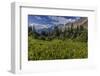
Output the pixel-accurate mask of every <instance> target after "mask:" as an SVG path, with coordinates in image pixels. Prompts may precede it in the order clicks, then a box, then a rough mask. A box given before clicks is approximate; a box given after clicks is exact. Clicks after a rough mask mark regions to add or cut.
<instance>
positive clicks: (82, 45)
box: [28, 24, 88, 60]
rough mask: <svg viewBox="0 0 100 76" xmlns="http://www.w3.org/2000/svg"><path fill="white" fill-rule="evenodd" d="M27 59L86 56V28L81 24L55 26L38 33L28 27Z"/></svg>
mask: <svg viewBox="0 0 100 76" xmlns="http://www.w3.org/2000/svg"><path fill="white" fill-rule="evenodd" d="M28 29H29V30H28V60H52V59H78V58H87V57H88V48H87V41H88V30H87V29H86V28H84V27H83V26H77V27H76V28H75V27H74V26H73V24H72V25H71V27H68V28H65V30H64V31H62V30H61V29H59V28H58V27H55V28H54V30H53V31H48V32H45V31H42V32H41V34H38V33H37V32H36V30H35V28H34V27H32V29H31V28H30V27H29V28H28Z"/></svg>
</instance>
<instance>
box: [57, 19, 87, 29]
mask: <svg viewBox="0 0 100 76" xmlns="http://www.w3.org/2000/svg"><path fill="white" fill-rule="evenodd" d="M72 26H73V28H77V27H80V26H83V27H84V28H86V29H88V18H87V17H81V18H80V19H79V20H77V21H75V22H72V23H67V24H65V25H64V24H63V25H62V26H61V25H60V26H58V27H59V29H60V30H62V31H64V30H65V29H66V28H71V27H72Z"/></svg>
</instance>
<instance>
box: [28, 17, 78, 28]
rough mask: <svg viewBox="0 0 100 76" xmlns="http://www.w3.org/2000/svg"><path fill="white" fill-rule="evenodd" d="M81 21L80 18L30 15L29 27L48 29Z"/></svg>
mask: <svg viewBox="0 0 100 76" xmlns="http://www.w3.org/2000/svg"><path fill="white" fill-rule="evenodd" d="M78 19H80V17H78V16H45V15H28V25H29V26H32V25H35V27H40V28H48V27H50V26H54V25H58V24H66V23H69V22H75V21H76V20H78Z"/></svg>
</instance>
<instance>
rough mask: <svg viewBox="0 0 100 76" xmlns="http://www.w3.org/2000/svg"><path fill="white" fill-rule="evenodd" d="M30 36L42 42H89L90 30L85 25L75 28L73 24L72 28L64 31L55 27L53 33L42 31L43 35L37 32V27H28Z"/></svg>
mask: <svg viewBox="0 0 100 76" xmlns="http://www.w3.org/2000/svg"><path fill="white" fill-rule="evenodd" d="M28 36H32V37H33V38H35V39H41V40H48V41H50V40H53V39H61V40H65V39H72V40H76V41H82V42H87V40H88V30H87V28H84V24H83V25H80V26H76V27H74V25H73V23H72V24H71V25H70V27H67V28H64V29H63V31H62V29H61V28H59V27H58V26H54V29H53V30H52V31H44V30H43V31H41V34H39V33H38V32H36V29H35V27H34V26H33V27H28Z"/></svg>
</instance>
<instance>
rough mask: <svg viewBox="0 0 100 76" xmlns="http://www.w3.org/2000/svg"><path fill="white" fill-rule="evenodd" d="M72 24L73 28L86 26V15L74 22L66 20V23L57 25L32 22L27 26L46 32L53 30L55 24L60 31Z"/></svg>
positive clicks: (39, 31) (38, 31)
mask: <svg viewBox="0 0 100 76" xmlns="http://www.w3.org/2000/svg"><path fill="white" fill-rule="evenodd" d="M72 25H73V27H74V28H76V27H77V26H83V27H84V28H86V29H87V28H88V18H87V17H81V18H80V19H78V20H76V21H74V22H68V23H66V24H58V25H49V24H48V25H45V24H44V25H43V24H36V23H32V24H30V25H29V26H28V27H31V28H32V27H34V28H35V30H36V32H37V33H41V32H42V31H45V32H48V31H53V30H54V27H55V26H57V27H58V28H59V29H61V30H62V31H64V30H65V28H68V27H71V26H72Z"/></svg>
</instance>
